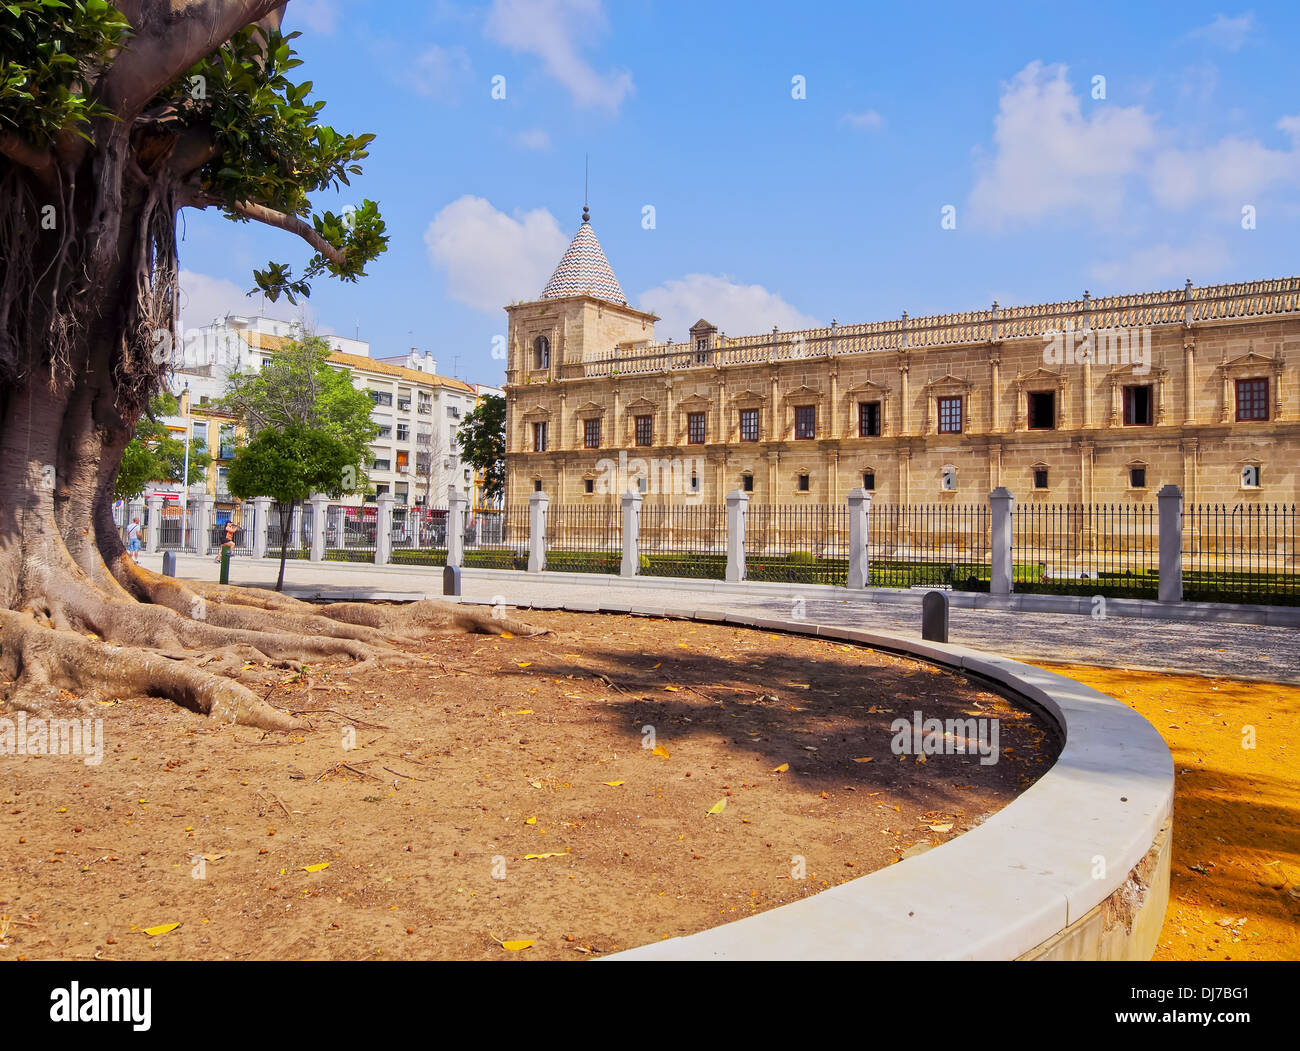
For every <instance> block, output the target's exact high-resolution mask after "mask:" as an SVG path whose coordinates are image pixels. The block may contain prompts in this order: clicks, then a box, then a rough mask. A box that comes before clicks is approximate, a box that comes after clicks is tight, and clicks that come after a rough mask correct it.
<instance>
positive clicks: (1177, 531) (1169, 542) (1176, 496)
mask: <svg viewBox="0 0 1300 1051" xmlns="http://www.w3.org/2000/svg"><path fill="white" fill-rule="evenodd" d="M1156 499H1157V500H1158V501H1159V506H1160V589H1159V592H1158V596H1159V599H1160V601H1161V602H1181V601H1182V600H1183V491H1182V490H1181V489H1180V488H1178V486H1176V485H1165V486H1162V487H1161V489H1160V491H1159V492H1158V493H1156Z"/></svg>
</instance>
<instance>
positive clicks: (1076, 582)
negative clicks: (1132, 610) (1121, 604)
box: [1011, 504, 1160, 598]
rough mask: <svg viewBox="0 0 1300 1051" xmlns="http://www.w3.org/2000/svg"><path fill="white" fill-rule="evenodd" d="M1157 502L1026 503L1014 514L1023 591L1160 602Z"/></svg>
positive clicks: (1016, 564) (1016, 568)
mask: <svg viewBox="0 0 1300 1051" xmlns="http://www.w3.org/2000/svg"><path fill="white" fill-rule="evenodd" d="M1159 525H1160V522H1159V515H1158V513H1157V510H1156V506H1155V505H1154V504H1026V505H1024V506H1021V507H1017V508H1016V509H1015V511H1014V513H1013V516H1012V553H1011V560H1012V570H1013V573H1014V574H1015V582H1016V590H1017V591H1021V592H1058V593H1059V592H1070V593H1077V592H1079V591H1081V590H1082V591H1091V592H1096V591H1097V589H1098V587H1099V586H1104V587H1105V588H1106V590H1107V592H1108V593H1109V594H1112V595H1116V594H1129V595H1131V596H1132V597H1137V598H1154V597H1155V596H1156V594H1157V592H1158V586H1159V570H1160V531H1159Z"/></svg>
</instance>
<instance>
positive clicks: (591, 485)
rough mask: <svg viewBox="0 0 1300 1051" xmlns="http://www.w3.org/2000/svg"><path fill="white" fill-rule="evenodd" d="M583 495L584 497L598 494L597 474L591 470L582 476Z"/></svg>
mask: <svg viewBox="0 0 1300 1051" xmlns="http://www.w3.org/2000/svg"><path fill="white" fill-rule="evenodd" d="M582 495H583V496H584V497H585V496H595V495H596V476H595V475H594V474H592V473H591V472H590V471H588V472H587V473H586V474H584V475H583V476H582Z"/></svg>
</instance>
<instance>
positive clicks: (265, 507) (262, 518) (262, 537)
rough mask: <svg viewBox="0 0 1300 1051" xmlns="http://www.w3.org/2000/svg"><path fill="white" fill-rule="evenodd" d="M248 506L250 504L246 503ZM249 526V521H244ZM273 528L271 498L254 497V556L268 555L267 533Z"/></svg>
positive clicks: (245, 525)
mask: <svg viewBox="0 0 1300 1051" xmlns="http://www.w3.org/2000/svg"><path fill="white" fill-rule="evenodd" d="M244 507H245V508H247V507H248V504H247V503H245V504H244ZM244 528H245V529H247V528H248V523H247V522H245V523H244ZM270 528H271V498H270V497H269V496H255V497H253V557H254V558H265V557H266V543H267V535H268V533H269V531H270Z"/></svg>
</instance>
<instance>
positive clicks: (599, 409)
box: [573, 402, 607, 449]
mask: <svg viewBox="0 0 1300 1051" xmlns="http://www.w3.org/2000/svg"><path fill="white" fill-rule="evenodd" d="M573 416H574V424H575V426H576V427H577V430H578V433H577V435H576V439H577V440H576V448H579V449H601V448H603V447H604V445H605V439H606V437H607V435H606V429H605V406H603V405H597V404H596V403H595V402H588V403H587V404H586V405H584V406H583V407H582V408H580V409H579V410H578V411H577V412H575V413H574V414H573ZM592 421H595V423H596V426H597V428H598V431H597V437H598V441H597V443H596V444H595V445H588V444H587V424H588V423H591V422H592Z"/></svg>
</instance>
